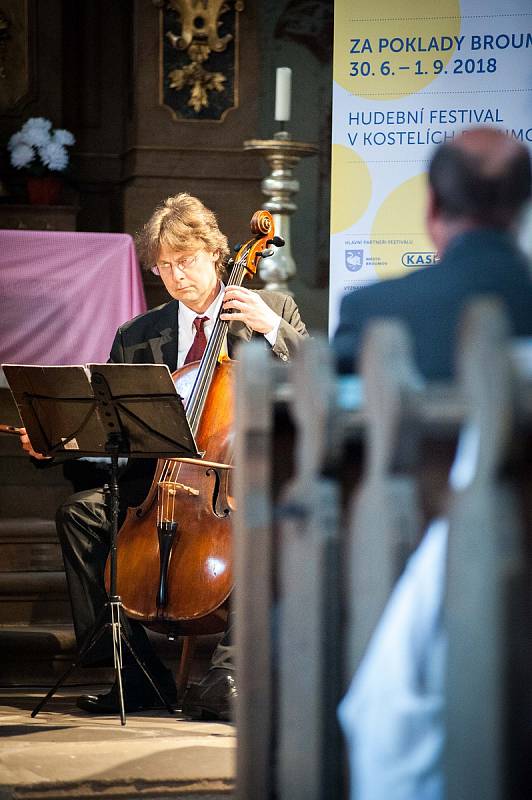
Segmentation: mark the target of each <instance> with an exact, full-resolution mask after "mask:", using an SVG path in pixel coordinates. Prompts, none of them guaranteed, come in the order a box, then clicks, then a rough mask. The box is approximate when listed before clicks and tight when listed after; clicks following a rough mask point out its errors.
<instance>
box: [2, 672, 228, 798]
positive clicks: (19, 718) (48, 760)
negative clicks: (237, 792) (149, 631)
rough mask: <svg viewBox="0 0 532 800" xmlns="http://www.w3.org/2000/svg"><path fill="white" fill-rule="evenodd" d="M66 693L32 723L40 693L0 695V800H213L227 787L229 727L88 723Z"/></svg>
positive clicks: (172, 719) (158, 715) (113, 720)
mask: <svg viewBox="0 0 532 800" xmlns="http://www.w3.org/2000/svg"><path fill="white" fill-rule="evenodd" d="M95 688H96V689H97V688H98V687H87V686H84V687H73V686H68V687H66V688H65V689H62V690H60V691H58V692H57V694H56V695H55V696H54V697H53V698H52V699H51V700H50V701H49V703H48V704H47V705H46V706H45V708H44V709H43V710H42V711H41V712H40V713H39V714H38V716H37V717H36V718H35V719H32V718H31V716H30V712H31V710H32V708H34V706H35V705H36V704H37V702H38V701H39V700H40V699H41V698H42V697H43V695H44V694H45V693H46V690H42V691H41V690H39V689H35V688H31V689H23V688H20V687H18V688H16V689H1V688H0V800H29V799H30V798H31V800H66V799H67V798H76V800H84V799H85V798H91V800H94V798H121V800H129V798H133V797H135V798H158V800H164V798H174V797H179V798H188V799H189V800H192V799H194V800H196V798H197V799H198V800H199V799H200V798H201V800H217V799H218V798H227V797H228V796H231V794H232V790H233V786H234V771H235V748H236V736H235V728H234V726H233V725H229V724H225V723H214V722H210V723H209V722H191V721H189V720H185V719H184V718H182V717H181V716H180V715H179V714H178V713H177V714H175V715H174V716H170V715H169V714H167V713H166V712H165V711H160V712H159V711H157V712H144V713H142V714H130V715H127V719H126V725H125V726H121V724H120V719H119V717H91V716H89V715H87V714H85V713H83V712H82V711H79V710H77V708H76V705H75V698H76V696H77V695H78V694H80V693H82V692H89V691H90V692H94V690H95Z"/></svg>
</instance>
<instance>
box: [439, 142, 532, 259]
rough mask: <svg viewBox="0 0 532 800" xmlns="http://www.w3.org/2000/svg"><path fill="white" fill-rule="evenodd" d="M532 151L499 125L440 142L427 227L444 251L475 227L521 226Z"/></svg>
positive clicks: (527, 190) (529, 184)
mask: <svg viewBox="0 0 532 800" xmlns="http://www.w3.org/2000/svg"><path fill="white" fill-rule="evenodd" d="M530 188H531V168H530V155H529V152H528V150H527V148H526V147H524V145H522V144H520V143H519V142H517V141H516V140H515V139H511V138H510V137H509V136H507V135H506V134H505V133H503V132H502V131H500V130H497V129H495V128H488V127H484V128H473V129H470V130H467V131H464V132H463V133H461V134H459V135H458V136H457V137H456V138H455V139H454V140H453V141H452V142H449V143H446V144H444V145H441V146H440V147H439V148H438V149H437V150H436V152H435V154H434V157H433V159H432V161H431V164H430V167H429V205H428V212H427V227H428V230H429V233H430V235H431V237H432V239H433V241H434V243H435V245H436V247H437V248H438V250H439V251H440V254H441V253H442V252H443V251H444V250H445V248H446V246H447V243H448V242H449V240H450V239H452V238H453V236H455V235H457V234H458V233H460V232H462V231H466V230H470V229H472V228H477V227H483V228H498V229H499V230H510V229H514V228H516V227H517V224H518V222H519V217H520V214H521V211H522V210H523V207H524V206H525V203H526V201H527V200H528V199H529V197H530Z"/></svg>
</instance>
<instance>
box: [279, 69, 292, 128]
mask: <svg viewBox="0 0 532 800" xmlns="http://www.w3.org/2000/svg"><path fill="white" fill-rule="evenodd" d="M291 89H292V70H291V69H290V67H278V68H277V72H276V75H275V119H276V121H277V122H288V121H289V120H290V100H291Z"/></svg>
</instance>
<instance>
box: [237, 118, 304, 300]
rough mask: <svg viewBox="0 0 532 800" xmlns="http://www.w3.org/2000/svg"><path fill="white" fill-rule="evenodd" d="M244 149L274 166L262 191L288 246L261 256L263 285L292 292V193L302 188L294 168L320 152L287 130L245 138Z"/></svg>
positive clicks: (274, 289)
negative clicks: (262, 257) (290, 282)
mask: <svg viewBox="0 0 532 800" xmlns="http://www.w3.org/2000/svg"><path fill="white" fill-rule="evenodd" d="M244 150H254V151H255V152H256V153H260V154H261V155H263V156H264V157H265V158H266V160H267V161H268V163H269V165H270V167H271V174H270V175H268V177H267V178H264V180H263V181H262V185H261V188H262V192H263V194H265V195H266V197H267V198H268V200H267V202H266V203H264V205H263V208H265V209H266V210H267V211H270V212H271V214H272V216H273V221H274V225H275V234H276V236H282V238H283V239H284V240H285V246H284V247H280V248H278V249H277V250H276V251H275V253H274V255H273V256H270V258H264V259H261V261H260V263H259V277H260V278H261V280H263V281H264V284H265V285H264V288H265V289H270V290H272V291H279V292H284V293H285V294H292V292H291V290H290V289H289V287H288V283H287V282H288V281H289V280H290V279H291V278H293V277H294V275H295V273H296V265H295V261H294V258H293V256H292V246H291V236H290V216H291V214H293V213H294V211H297V206H296V204H295V203H294V201H293V199H292V198H293V196H294V195H295V194H296V193H297V192H298V191H299V181H298V180H296V178H294V176H293V174H292V169H293V167H295V165H296V164H297V163H298V161H300V159H302V158H304V157H305V156H312V155H314V154H315V153H317V152H318V148H317V146H316V145H314V144H310V143H308V142H294V141H292V139H291V138H290V134H289V133H288V132H287V131H279V133H276V134H275V135H274V137H273V139H250V140H249V141H247V142H244Z"/></svg>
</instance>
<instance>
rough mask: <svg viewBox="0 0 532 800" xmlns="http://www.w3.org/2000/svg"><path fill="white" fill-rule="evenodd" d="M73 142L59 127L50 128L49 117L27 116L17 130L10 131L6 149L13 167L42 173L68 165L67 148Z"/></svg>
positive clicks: (55, 170) (61, 170) (37, 173)
mask: <svg viewBox="0 0 532 800" xmlns="http://www.w3.org/2000/svg"><path fill="white" fill-rule="evenodd" d="M75 141H76V140H75V139H74V137H73V135H72V134H71V133H70V131H67V130H64V129H62V128H56V129H55V130H54V129H53V128H52V123H51V122H50V120H49V119H45V118H44V117H31V118H30V119H28V120H27V121H26V122H25V123H24V125H23V126H22V128H21V129H20V131H17V133H14V134H13V136H12V137H11V138H10V140H9V142H8V144H7V149H8V150H9V156H10V161H11V164H12V166H13V167H15V169H23V170H26V171H27V173H28V174H29V175H34V176H42V175H47V174H48V173H50V172H64V170H65V169H66V168H67V166H68V150H67V147H70V146H71V145H73V144H74V142H75Z"/></svg>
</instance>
